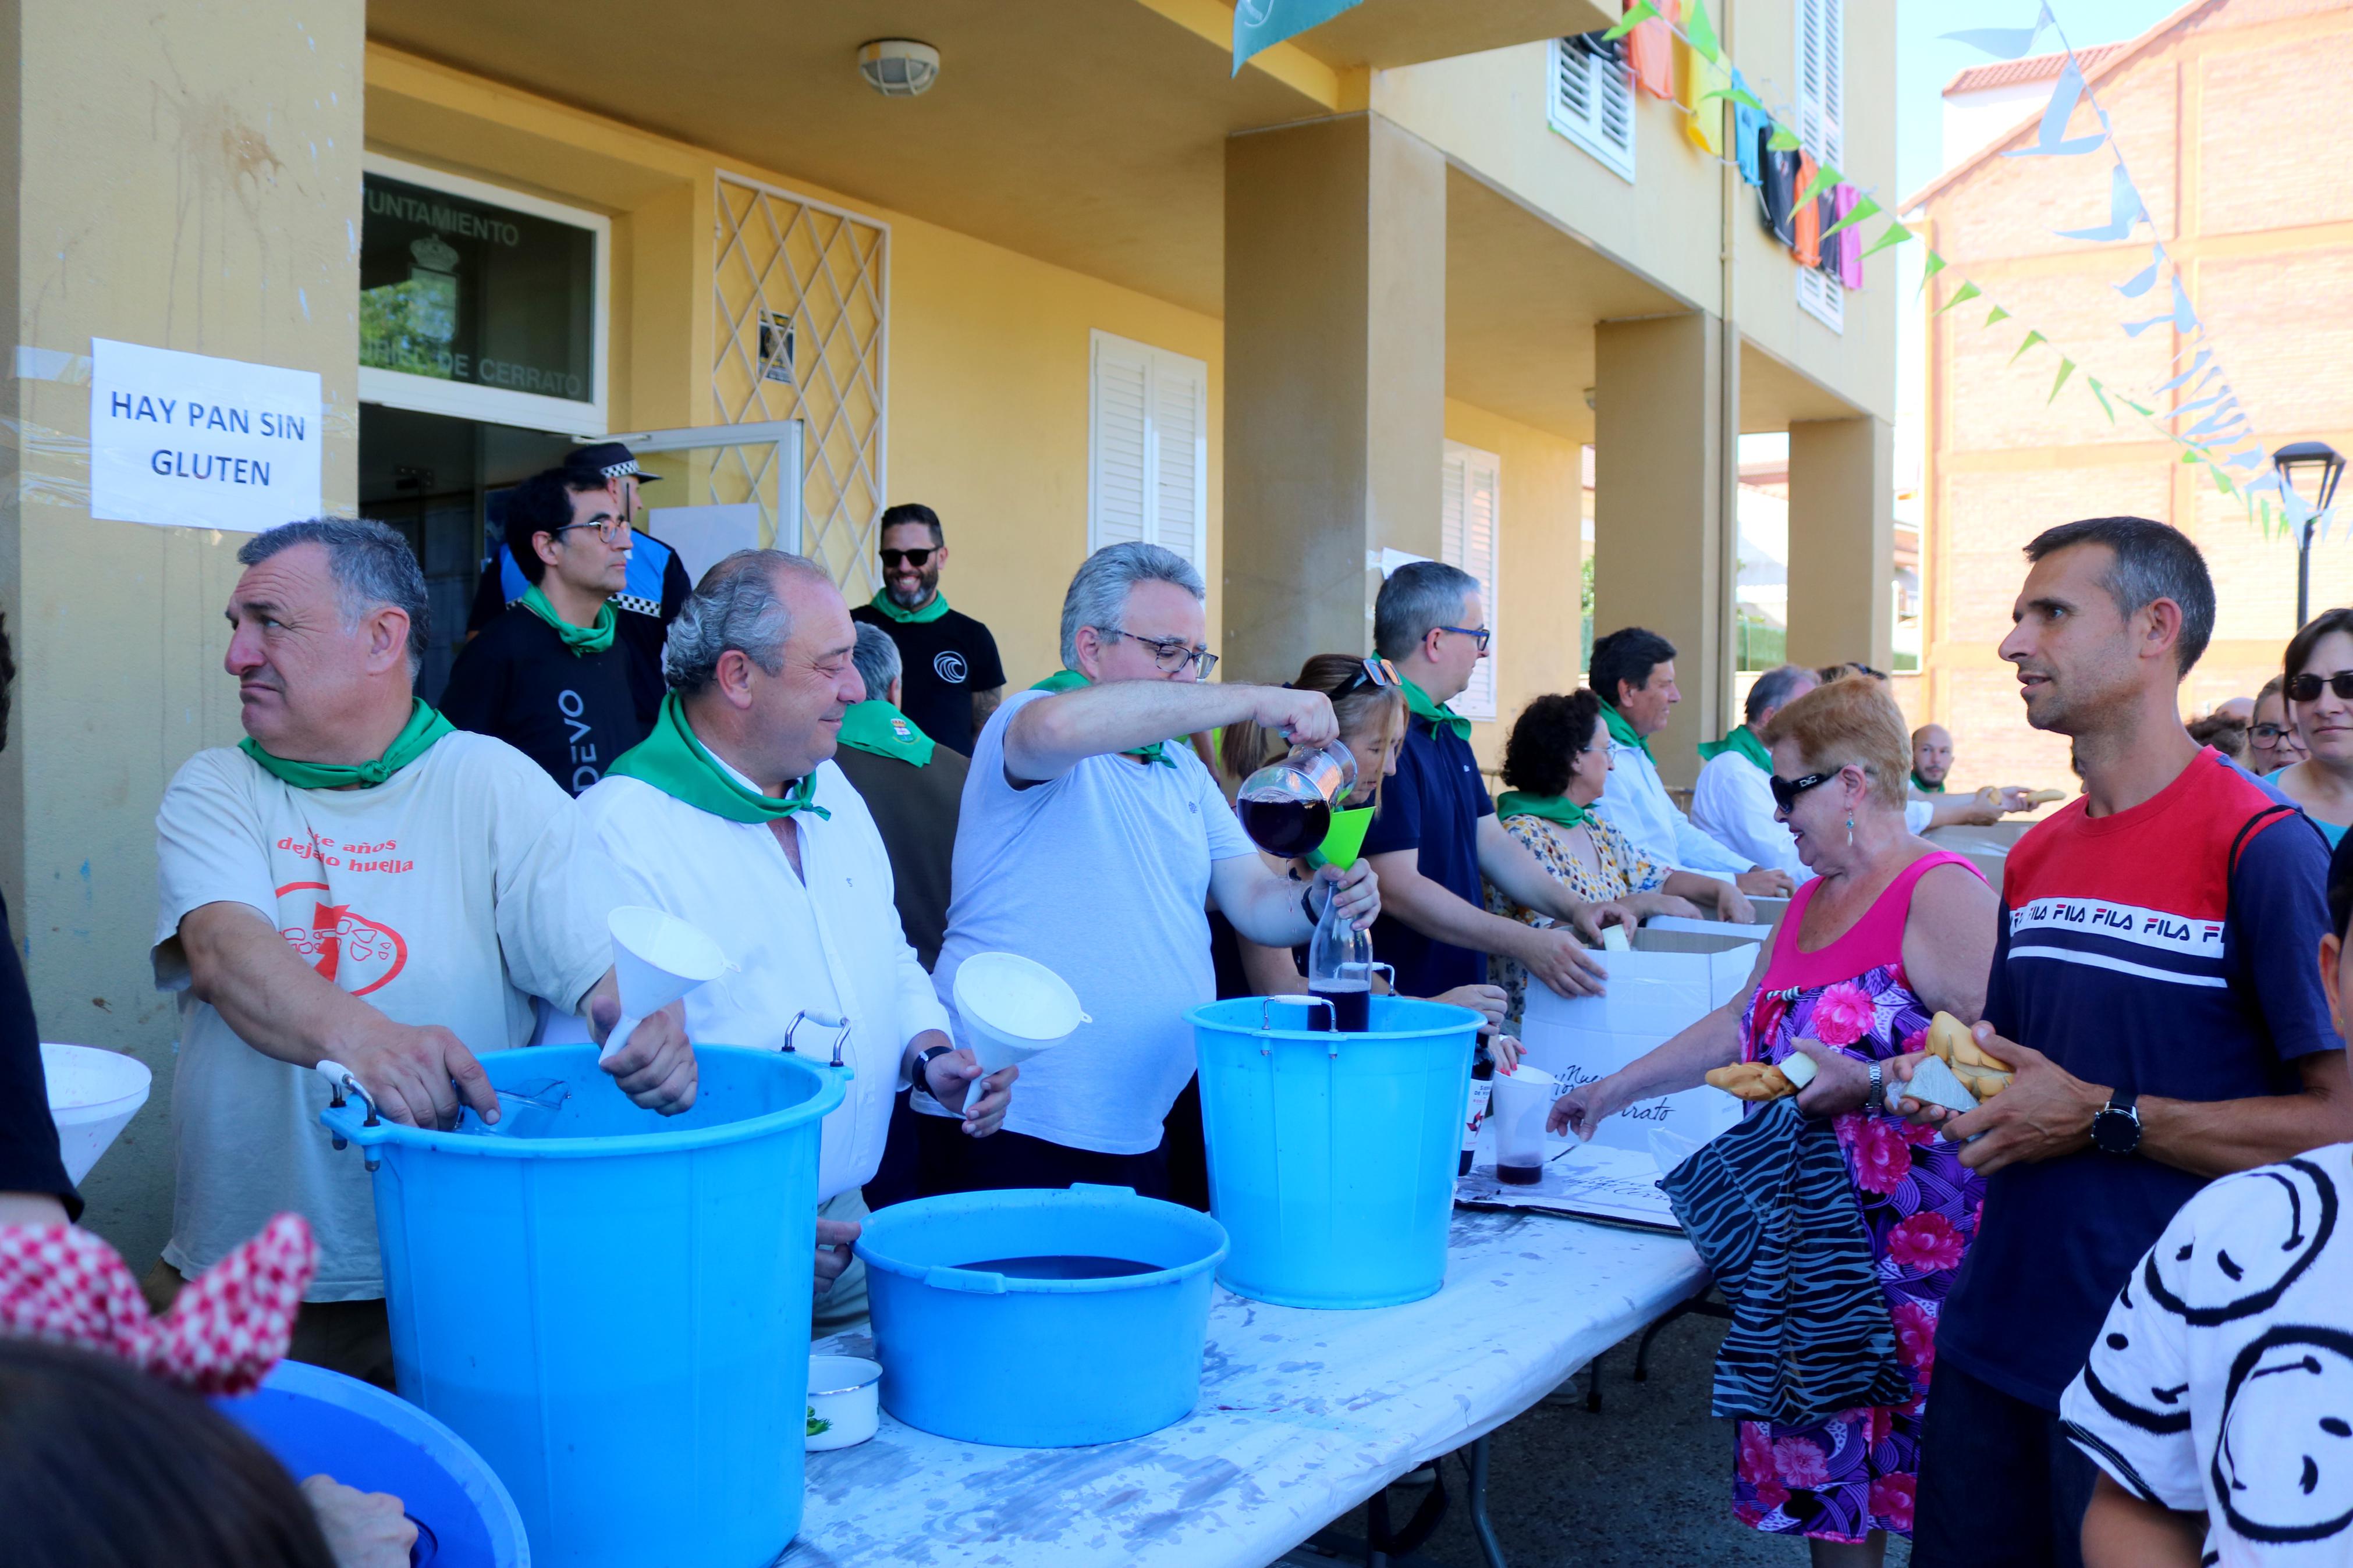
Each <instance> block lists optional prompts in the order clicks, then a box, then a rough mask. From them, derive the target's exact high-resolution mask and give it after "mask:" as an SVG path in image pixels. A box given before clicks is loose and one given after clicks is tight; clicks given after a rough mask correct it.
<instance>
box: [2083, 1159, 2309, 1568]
mask: <svg viewBox="0 0 2353 1568" xmlns="http://www.w3.org/2000/svg"><path fill="white" fill-rule="evenodd" d="M2348 1196H2353V1144H2346V1143H2337V1144H2332V1145H2331V1146H2329V1147H2327V1148H2326V1149H2316V1150H2314V1151H2313V1152H2310V1153H2308V1154H2305V1155H2302V1156H2300V1157H2298V1158H2296V1159H2294V1160H2290V1161H2287V1162H2285V1163H2282V1164H2277V1165H2266V1166H2264V1167H2263V1168H2262V1169H2260V1170H2254V1171H2245V1172H2242V1173H2239V1174H2237V1175H2234V1176H2226V1177H2224V1178H2222V1179H2221V1181H2218V1182H2216V1183H2214V1184H2212V1185H2211V1186H2210V1187H2208V1188H2206V1189H2205V1190H2204V1191H2203V1192H2201V1193H2200V1194H2198V1195H2197V1196H2196V1197H2194V1198H2192V1199H2190V1201H2189V1203H2187V1204H2185V1205H2183V1206H2182V1208H2181V1212H2180V1213H2179V1214H2178V1215H2175V1216H2174V1218H2173V1223H2172V1224H2171V1225H2170V1226H2167V1227H2166V1231H2165V1234H2164V1236H2163V1237H2160V1238H2159V1239H2158V1244H2157V1245H2156V1246H2155V1247H2151V1248H2150V1249H2149V1251H2148V1254H2147V1257H2145V1258H2142V1260H2141V1262H2140V1264H2139V1265H2138V1266H2137V1268H2134V1270H2133V1272H2132V1276H2131V1278H2130V1279H2128V1280H2126V1284H2125V1288H2124V1289H2122V1290H2121V1291H2119V1292H2118V1293H2117V1296H2116V1304H2115V1305H2114V1306H2112V1307H2111V1308H2110V1309H2109V1310H2108V1317H2107V1321H2106V1322H2105V1323H2104V1324H2103V1325H2102V1326H2101V1329H2100V1337H2099V1338H2098V1340H2096V1341H2095V1342H2094V1344H2093V1347H2092V1354H2091V1360H2090V1362H2089V1363H2088V1364H2086V1365H2085V1366H2084V1370H2083V1372H2082V1373H2080V1374H2078V1375H2077V1377H2076V1379H2075V1381H2074V1382H2073V1384H2070V1385H2069V1387H2068V1389H2067V1393H2066V1396H2065V1398H2064V1400H2063V1402H2062V1404H2061V1406H2060V1416H2061V1420H2062V1422H2063V1424H2064V1426H2065V1428H2066V1431H2067V1435H2068V1436H2069V1437H2070V1438H2072V1439H2073V1441H2074V1443H2075V1446H2076V1447H2079V1448H2081V1449H2083V1450H2084V1453H2086V1454H2088V1455H2090V1456H2091V1458H2093V1459H2094V1460H2095V1461H2096V1462H2097V1463H2098V1464H2099V1466H2100V1468H2103V1469H2105V1470H2106V1471H2107V1472H2108V1474H2109V1475H2110V1476H2112V1477H2114V1478H2115V1479H2116V1483H2117V1484H2118V1485H2120V1486H2122V1487H2123V1488H2124V1489H2126V1490H2127V1491H2129V1492H2131V1493H2132V1494H2133V1495H2134V1496H2136V1497H2139V1498H2142V1499H2145V1500H2148V1501H2151V1502H2155V1503H2158V1504H2160V1505H2162V1506H2164V1507H2166V1508H2168V1509H2174V1510H2179V1511H2183V1512H2203V1513H2204V1514H2205V1515H2206V1516H2207V1535H2206V1544H2205V1549H2204V1552H2203V1553H2202V1554H2201V1555H2202V1559H2203V1561H2205V1562H2208V1563H2221V1564H2222V1565H2223V1568H2243V1565H2252V1564H2263V1565H2265V1568H2307V1565H2310V1568H2317V1565H2318V1564H2321V1563H2332V1564H2333V1563H2346V1562H2348V1561H2353V1237H2348V1236H2347V1234H2346V1226H2347V1225H2348V1219H2349V1218H2353V1216H2348V1215H2347V1214H2346V1212H2345V1202H2346V1200H2347V1198H2348Z"/></svg>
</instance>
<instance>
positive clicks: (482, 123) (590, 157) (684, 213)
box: [367, 44, 1224, 687]
mask: <svg viewBox="0 0 2353 1568" xmlns="http://www.w3.org/2000/svg"><path fill="white" fill-rule="evenodd" d="M367 79H368V118H367V132H368V147H369V150H370V151H372V152H381V153H385V154H387V155H391V156H396V157H401V158H407V159H412V160H414V161H416V162H418V163H427V164H430V165H433V166H437V167H440V168H445V169H448V170H449V171H450V172H452V173H457V174H468V175H470V176H472V177H474V178H476V179H480V180H485V181H488V182H490V183H491V184H501V185H506V186H509V187H512V188H515V189H520V190H524V191H528V192H533V193H535V194H539V195H546V196H549V197H551V198H553V199H555V200H559V201H567V202H573V203H576V204H579V205H586V206H589V207H593V208H596V209H597V210H600V211H603V212H606V213H607V214H608V215H609V216H612V217H613V219H614V247H613V250H614V268H613V271H614V277H613V297H612V310H611V319H612V346H611V355H612V362H613V384H612V407H613V419H612V424H613V427H614V428H615V429H616V430H624V429H628V428H632V427H634V428H639V429H643V428H648V427H658V426H672V425H702V424H712V423H715V422H716V417H717V416H716V413H715V411H714V406H713V402H712V391H711V374H710V366H711V364H712V359H713V354H714V342H715V332H716V327H715V325H714V312H713V310H712V304H711V297H712V238H711V236H712V212H713V205H712V204H713V197H712V189H713V184H714V182H715V180H716V179H717V177H718V175H719V174H721V173H722V172H725V173H728V174H733V175H738V176H741V177H744V178H746V179H750V180H754V181H757V182H759V183H761V184H768V185H773V186H776V187H778V188H780V189H783V190H786V191H789V192H791V193H793V194H794V195H801V196H806V197H808V198H811V199H814V200H817V201H821V202H825V203H828V204H829V205H834V206H838V207H840V208H843V209H845V210H847V211H849V212H851V213H854V214H857V215H858V216H860V217H862V218H866V219H869V220H871V221H873V222H877V223H883V224H887V225H889V226H890V230H891V275H890V289H891V299H890V350H889V355H890V358H889V376H890V395H889V451H888V465H889V472H888V485H887V490H888V500H890V501H891V502H892V503H896V502H900V501H923V502H924V503H926V504H927V505H930V506H931V507H933V508H934V510H937V511H938V512H939V514H940V517H941V521H942V523H943V525H944V528H945V529H946V531H947V534H948V540H949V545H950V548H951V549H952V550H953V552H955V553H954V555H953V557H952V559H951V562H950V564H949V566H948V569H947V574H946V576H945V577H944V579H943V581H942V586H943V589H944V591H945V592H946V594H947V595H948V597H949V599H950V600H951V601H952V602H953V603H954V604H955V605H956V607H957V608H958V609H960V610H963V611H964V612H965V613H966V614H969V615H972V616H977V617H978V618H979V619H981V620H982V621H984V622H987V624H988V626H990V628H991V629H992V630H993V631H994V632H995V634H996V637H997V644H998V647H999V650H1000V652H1001V653H1002V655H1003V657H1004V660H1005V667H1006V671H1007V675H1008V679H1009V681H1010V682H1011V683H1012V684H1014V685H1015V686H1017V687H1018V686H1022V685H1027V684H1029V682H1031V681H1034V680H1037V679H1040V678H1041V677H1043V676H1045V675H1047V674H1049V673H1050V672H1051V671H1052V670H1054V669H1057V668H1060V655H1059V653H1058V651H1057V642H1058V624H1059V620H1060V614H1061V599H1062V590H1063V588H1064V586H1065V585H1066V584H1068V582H1069V580H1070V576H1071V573H1072V572H1073V571H1074V570H1076V569H1077V567H1078V564H1079V563H1080V562H1081V561H1082V559H1084V557H1085V554H1086V544H1087V462H1088V451H1087V443H1088V417H1087V414H1088V399H1089V390H1090V379H1091V374H1092V370H1091V364H1092V339H1091V335H1090V334H1091V332H1092V331H1093V330H1095V329H1101V330H1102V331H1107V332H1112V333H1115V334H1117V335H1118V336H1121V337H1124V338H1132V339H1134V340H1136V341H1137V342H1147V343H1150V344H1152V345H1154V346H1155V347H1156V348H1162V349H1167V350H1170V351H1172V352H1174V353H1181V354H1186V355H1189V356H1191V357H1192V358H1195V359H1198V360H1202V361H1205V362H1206V363H1208V384H1209V391H1208V472H1207V473H1206V474H1205V475H1204V476H1203V484H1204V486H1205V488H1206V492H1207V495H1208V559H1207V560H1206V561H1205V562H1203V563H1202V574H1203V576H1204V577H1206V578H1207V579H1208V586H1209V605H1208V611H1209V635H1210V641H1211V643H1212V645H1215V644H1216V642H1217V640H1218V632H1219V624H1220V622H1219V616H1220V611H1221V607H1222V606H1221V602H1220V594H1219V576H1220V569H1221V561H1222V555H1223V550H1222V534H1223V527H1222V521H1223V520H1222V515H1221V504H1220V498H1221V495H1222V491H1223V426H1224V405H1223V392H1224V387H1223V364H1222V358H1223V354H1222V346H1223V328H1222V325H1221V323H1220V322H1219V321H1217V320H1216V319H1215V318H1212V317H1208V316H1204V315H1201V314H1199V313H1198V312H1195V311H1190V310H1183V309H1181V308H1179V307H1177V306H1175V305H1171V304H1168V303H1166V301H1164V300H1155V299H1153V298H1151V297H1150V296H1148V295H1145V294H1140V293H1137V292H1135V291H1134V290H1132V289H1122V288H1119V287H1117V286H1115V285H1113V284H1110V283H1106V282H1104V281H1103V280H1102V279H1096V278H1091V277H1088V276H1086V275H1084V274H1082V273H1078V272H1072V271H1070V270H1067V269H1065V268H1058V267H1053V266H1050V265H1048V264H1046V263H1044V262H1040V261H1037V260H1034V259H1032V258H1029V257H1025V256H1022V255H1019V254H1018V253H1017V252H1014V251H1010V250H1008V249H1005V248H1003V247H999V246H994V245H989V244H987V243H985V242H983V241H980V240H976V239H974V238H972V237H969V236H966V235H962V234H958V233H956V232H955V231H953V230H950V229H945V228H942V227H940V226H937V225H934V224H930V223H925V222H923V220H921V219H919V218H913V217H909V216H905V215H904V214H902V213H897V212H893V211H892V210H890V209H889V208H885V207H880V206H876V205H873V204H871V203H867V202H860V201H857V200H854V199H852V198H849V197H847V196H844V195H841V194H840V193H839V192H835V191H830V190H827V189H825V188H823V187H821V186H818V185H815V184H810V183H809V182H807V181H804V180H799V179H797V178H795V177H794V176H793V175H792V174H790V173H789V172H786V171H779V170H772V169H763V168H757V167H753V166H749V165H745V164H743V163H738V162H735V161H733V160H729V159H723V158H720V157H718V156H716V155H715V154H712V153H707V152H705V151H703V150H702V149H698V148H695V147H691V146H689V145H687V144H685V143H682V142H675V141H671V140H670V139H667V138H664V137H659V136H654V135H651V134H649V133H647V132H641V131H638V130H636V129H634V128H631V127H628V126H625V125H621V124H619V123H617V122H615V121H609V120H605V119H602V118H600V117H597V116H595V115H590V114H586V113H583V112H581V111H579V110H574V109H570V108H567V107H565V105H562V104H558V103H554V102H552V101H550V100H545V99H542V98H538V97H535V96H533V95H532V94H529V93H523V92H520V91H517V90H515V89H512V88H507V87H503V86H501V85H499V84H497V83H494V82H491V81H487V80H484V79H480V78H477V77H473V76H470V75H468V74H467V73H464V72H461V71H457V70H453V69H450V68H447V67H443V66H440V65H437V64H434V63H432V62H429V61H426V60H422V59H419V58H417V57H415V56H411V55H407V54H404V53H402V52H401V51H399V50H396V49H392V48H388V47H385V46H383V45H381V44H371V45H370V46H369V47H368V54H367Z"/></svg>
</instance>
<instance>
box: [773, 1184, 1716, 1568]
mask: <svg viewBox="0 0 2353 1568" xmlns="http://www.w3.org/2000/svg"><path fill="white" fill-rule="evenodd" d="M1706 1278H1707V1276H1706V1273H1705V1270H1704V1268H1702V1266H1701V1264H1700V1261H1699V1256H1698V1254H1696V1253H1694V1251H1693V1250H1692V1248H1691V1246H1690V1244H1689V1243H1687V1242H1685V1241H1684V1240H1683V1238H1682V1237H1672V1236H1661V1235H1652V1234H1644V1233H1641V1232H1637V1231H1633V1230H1622V1229H1617V1228H1614V1227H1611V1226H1600V1225H1590V1224H1587V1223H1584V1222H1582V1221H1578V1220H1571V1219H1561V1218H1556V1217H1554V1216H1552V1215H1523V1214H1496V1213H1471V1212H1467V1211H1460V1210H1458V1211H1457V1212H1456V1214H1455V1216H1454V1230H1453V1237H1452V1239H1451V1243H1450V1246H1449V1250H1448V1257H1447V1268H1446V1288H1445V1289H1443V1290H1440V1292H1439V1293H1438V1294H1437V1295H1435V1296H1432V1297H1430V1299H1429V1300H1424V1301H1416V1302H1412V1303H1410V1304H1409V1305H1406V1306H1403V1307H1387V1308H1381V1309H1378V1310H1373V1311H1362V1312H1314V1311H1305V1310H1300V1309H1297V1308H1289V1307H1270V1306H1265V1305H1263V1304H1261V1303H1260V1302H1256V1301H1250V1300H1243V1299H1242V1298H1240V1297H1239V1296H1232V1295H1229V1294H1228V1293H1226V1291H1224V1290H1223V1289H1219V1291H1218V1292H1217V1294H1216V1296H1215V1298H1214V1300H1213V1301H1212V1303H1211V1305H1210V1308H1209V1342H1208V1352H1207V1353H1206V1355H1205V1356H1204V1357H1203V1361H1202V1373H1201V1402H1200V1404H1199V1405H1198V1406H1196V1407H1195V1409H1194V1412H1193V1415H1191V1416H1190V1417H1189V1418H1187V1420H1184V1421H1181V1422H1179V1423H1177V1424H1176V1426H1170V1427H1166V1428H1165V1429H1163V1430H1161V1431H1158V1432H1155V1433H1153V1434H1151V1435H1150V1436H1145V1437H1138V1438H1136V1439H1134V1440H1133V1441H1131V1442H1126V1443H1112V1444H1105V1445H1103V1446H1102V1447H1092V1448H996V1447H987V1446H985V1445H982V1444H976V1443H957V1442H951V1441H949V1440H948V1439H946V1438H943V1437H934V1436H931V1435H930V1434H928V1433H924V1432H919V1431H916V1430H915V1429H914V1428H913V1427H911V1426H902V1425H901V1424H900V1423H899V1422H897V1421H894V1420H892V1418H891V1416H890V1415H887V1414H886V1415H884V1416H883V1417H882V1429H881V1433H880V1434H879V1435H878V1436H875V1438H874V1439H873V1440H872V1441H871V1442H869V1443H865V1444H862V1445H860V1447H855V1448H841V1449H836V1450H834V1451H833V1452H830V1453H820V1454H811V1455H810V1456H809V1457H808V1506H807V1515H806V1517H805V1518H804V1519H803V1521H802V1523H801V1531H800V1535H799V1537H798V1538H797V1540H796V1541H795V1542H794V1543H793V1545H792V1547H791V1548H790V1549H789V1550H788V1551H787V1552H786V1553H785V1555H784V1557H783V1559H782V1560H781V1561H782V1563H783V1564H785V1565H787V1568H824V1565H830V1564H840V1565H843V1568H848V1565H849V1564H869V1563H893V1564H900V1563H905V1564H1002V1565H1006V1568H1076V1565H1078V1564H1082V1563H1085V1564H1105V1565H1111V1564H1119V1565H1123V1568H1124V1565H1128V1564H1166V1565H1167V1568H1178V1565H1180V1564H1181V1565H1182V1568H1211V1565H1215V1564H1230V1565H1232V1568H1263V1565H1264V1564H1266V1563H1271V1562H1273V1561H1274V1560H1275V1559H1276V1558H1278V1557H1280V1556H1282V1553H1284V1552H1287V1551H1289V1550H1290V1549H1291V1548H1292V1547H1293V1546H1296V1545H1297V1544H1298V1543H1299V1542H1302V1541H1304V1540H1306V1539H1307V1537H1309V1536H1310V1535H1313V1534H1314V1532H1315V1531H1318V1530H1320V1529H1322V1528H1323V1527H1324V1525H1325V1524H1326V1523H1328V1522H1329V1521H1332V1520H1334V1519H1336V1518H1338V1517H1339V1516H1340V1515H1341V1514H1343V1513H1345V1512H1346V1511H1347V1510H1349V1509H1351V1508H1354V1507H1355V1506H1356V1504H1358V1503H1360V1502H1362V1501H1363V1500H1365V1499H1366V1498H1368V1497H1370V1496H1371V1495H1372V1494H1373V1493H1374V1492H1376V1491H1377V1490H1379V1489H1381V1488H1382V1487H1384V1486H1386V1485H1388V1483H1389V1482H1390V1481H1392V1480H1394V1479H1397V1478H1398V1476H1401V1475H1403V1474H1404V1473H1405V1472H1406V1471H1408V1470H1409V1469H1411V1468H1414V1467H1415V1466H1416V1465H1418V1464H1420V1463H1422V1462H1423V1461H1425V1460H1427V1459H1429V1458H1432V1457H1434V1456H1436V1455H1440V1454H1445V1453H1449V1452H1451V1451H1452V1450H1453V1449H1455V1448H1458V1447H1461V1446H1462V1445H1463V1444H1465V1443H1468V1442H1470V1441H1471V1440H1472V1439H1473V1438H1475V1437H1478V1436H1482V1435H1483V1434H1485V1433H1487V1432H1491V1431H1493V1429H1494V1428H1496V1427H1497V1426H1502V1425H1503V1424H1504V1422H1506V1421H1508V1420H1510V1419H1511V1418H1512V1417H1513V1416H1514V1415H1518V1414H1519V1413H1520V1412H1521V1411H1523V1410H1525V1409H1526V1408H1528V1407H1529V1406H1530V1405H1534V1404H1535V1402H1536V1401H1537V1400H1538V1399H1540V1398H1542V1397H1543V1396H1544V1395H1545V1394H1547V1393H1549V1392H1551V1390H1552V1389H1554V1388H1555V1387H1556V1386H1558V1384H1560V1382H1561V1381H1562V1380H1563V1379H1564V1378H1566V1377H1567V1375H1568V1374H1569V1373H1571V1372H1573V1371H1575V1370H1576V1369H1577V1367H1579V1366H1581V1365H1583V1364H1584V1363H1586V1362H1588V1361H1589V1360H1591V1359H1592V1358H1593V1357H1594V1356H1596V1355H1598V1354H1599V1353H1600V1352H1603V1351H1605V1350H1607V1349H1609V1347H1610V1346H1611V1345H1613V1344H1616V1343H1617V1342H1619V1341H1620V1340H1622V1339H1624V1338H1625V1337H1626V1336H1627V1335H1629V1334H1630V1333H1633V1332H1636V1331H1639V1330H1640V1329H1641V1328H1642V1327H1643V1326H1644V1325H1646V1324H1648V1323H1650V1322H1651V1321H1654V1320H1655V1319H1657V1318H1659V1317H1661V1316H1662V1315H1663V1314H1664V1313H1665V1312H1666V1311H1667V1310H1670V1309H1671V1308H1672V1307H1673V1306H1675V1305H1676V1303H1678V1302H1680V1301H1682V1300H1683V1299H1685V1298H1686V1297H1688V1296H1691V1295H1693V1294H1694V1293H1695V1292H1697V1291H1698V1290H1699V1289H1701V1287H1702V1286H1703V1285H1704V1283H1705V1280H1706ZM820 1348H821V1349H823V1350H827V1351H835V1352H839V1353H845V1354H852V1355H856V1354H864V1353H870V1352H868V1350H867V1345H866V1342H865V1341H864V1339H863V1338H862V1336H860V1337H845V1338H841V1339H837V1340H835V1341H829V1342H823V1343H822V1345H821V1346H820Z"/></svg>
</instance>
